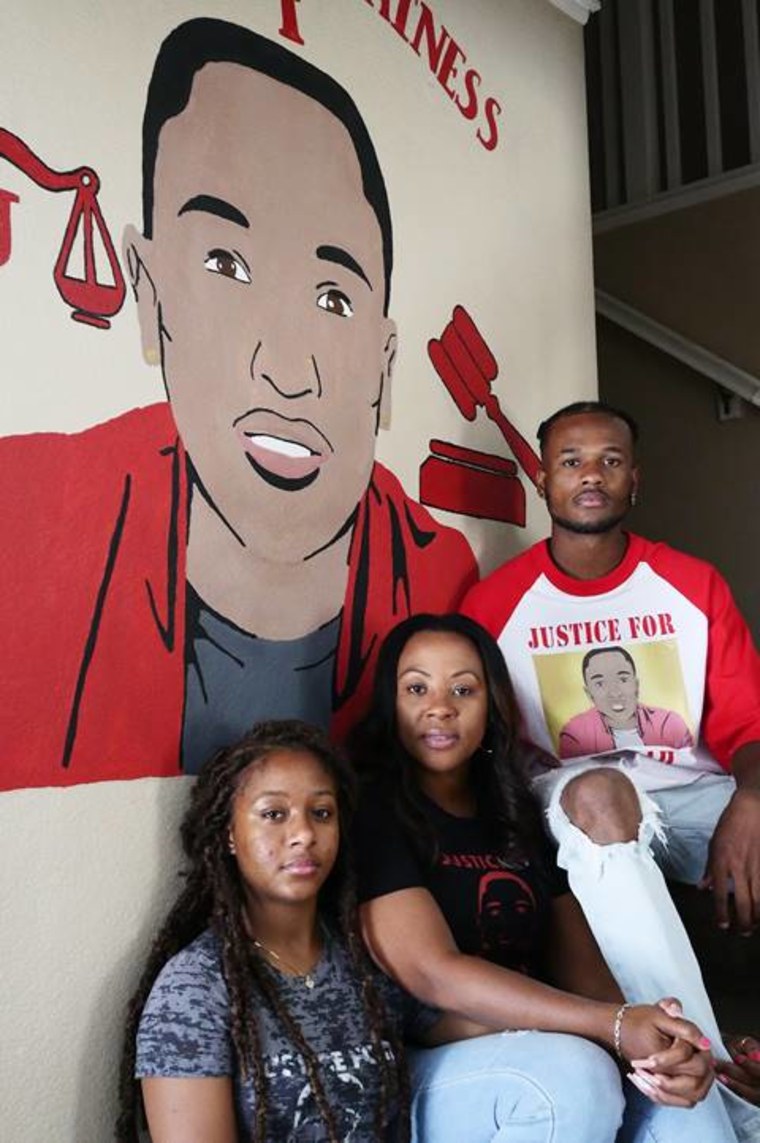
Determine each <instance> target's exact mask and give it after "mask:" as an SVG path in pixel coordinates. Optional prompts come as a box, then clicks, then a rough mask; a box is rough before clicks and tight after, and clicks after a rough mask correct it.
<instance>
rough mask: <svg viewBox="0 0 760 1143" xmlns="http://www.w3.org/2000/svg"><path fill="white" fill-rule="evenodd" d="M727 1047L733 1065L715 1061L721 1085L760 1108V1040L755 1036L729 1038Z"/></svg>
mask: <svg viewBox="0 0 760 1143" xmlns="http://www.w3.org/2000/svg"><path fill="white" fill-rule="evenodd" d="M725 1043H726V1047H727V1048H728V1050H729V1052H730V1053H731V1060H732V1062H731V1063H727V1062H726V1061H725V1060H716V1061H715V1072H716V1075H717V1076H718V1079H719V1080H720V1081H721V1083H724V1084H725V1085H726V1087H729V1088H730V1089H731V1091H735V1092H736V1094H737V1095H741V1096H743V1097H744V1099H746V1100H747V1101H748V1102H749V1103H754V1104H755V1105H756V1106H758V1107H760V1040H757V1039H755V1037H754V1036H729V1037H728V1038H727V1039H726V1041H725Z"/></svg>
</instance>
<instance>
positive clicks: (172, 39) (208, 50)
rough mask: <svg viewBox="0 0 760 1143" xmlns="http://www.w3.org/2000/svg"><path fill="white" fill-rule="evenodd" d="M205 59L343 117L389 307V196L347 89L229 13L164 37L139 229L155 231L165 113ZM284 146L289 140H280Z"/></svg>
mask: <svg viewBox="0 0 760 1143" xmlns="http://www.w3.org/2000/svg"><path fill="white" fill-rule="evenodd" d="M208 63H236V64H241V65H242V66H243V67H248V68H250V69H251V70H252V71H256V72H259V73H260V74H261V75H266V76H270V77H271V78H272V79H275V80H277V82H278V83H283V84H286V85H287V86H288V87H292V88H294V89H295V90H296V91H300V92H302V93H303V94H304V95H306V96H308V97H309V98H310V99H313V100H314V101H315V102H316V103H320V104H321V105H322V107H324V108H325V109H326V110H327V111H329V112H330V114H331V115H334V116H335V118H336V119H337V120H338V121H339V122H340V123H342V124H343V126H344V127H345V128H346V130H347V131H348V134H349V136H350V137H351V142H352V143H353V146H354V150H355V152H356V157H357V159H358V161H359V168H360V170H361V176H362V187H363V189H364V197H365V198H366V200H367V202H368V203H369V205H370V206H371V207H372V210H373V211H374V213H375V216H376V218H377V222H378V225H379V227H380V234H381V236H382V244H383V268H384V273H385V302H384V309H385V313H386V314H387V312H388V305H389V303H390V293H391V275H392V272H393V229H392V224H391V213H390V207H389V204H388V195H387V192H386V189H385V180H384V179H383V174H382V171H381V170H380V164H379V162H378V158H377V155H376V153H375V148H374V146H373V144H372V140H371V138H370V135H369V131H368V130H367V127H366V125H365V123H364V120H363V119H362V117H361V115H360V114H359V110H358V108H357V107H356V104H355V103H354V101H353V100H352V98H351V96H350V95H349V94H348V92H347V91H345V90H344V88H342V87H341V86H340V84H339V83H337V82H336V80H334V79H333V78H332V77H331V76H329V75H327V73H326V72H323V71H320V69H319V68H317V67H315V66H314V65H313V64H311V63H308V61H307V60H303V59H301V58H300V57H299V56H297V55H295V54H294V53H293V52H290V51H288V50H287V48H284V47H283V46H282V45H281V44H278V43H275V42H274V41H272V40H267V39H266V38H265V37H264V36H259V35H258V34H257V33H256V32H253V31H251V29H250V28H243V27H241V26H240V25H239V24H232V23H229V22H228V21H226V20H215V19H212V18H209V17H199V18H198V19H194V20H187V21H185V23H183V24H180V25H179V26H178V27H176V28H175V29H174V30H173V31H172V32H170V33H169V35H168V36H167V37H166V39H165V40H164V42H163V43H162V45H161V47H160V49H159V52H158V56H157V57H156V62H155V65H154V67H153V74H152V76H151V79H150V84H149V86H148V96H147V100H146V104H145V115H144V117H143V134H142V144H143V184H142V194H143V232H144V234H145V237H146V238H151V237H152V236H153V200H154V178H155V172H156V158H157V155H158V139H159V135H160V132H161V128H162V127H163V125H164V123H165V122H166V121H167V119H171V118H172V117H173V116H175V115H179V114H180V112H181V111H183V110H184V108H185V107H186V106H187V101H188V99H189V98H190V90H191V88H192V85H193V79H194V78H195V74H196V72H198V71H200V69H201V68H202V67H204V65H205V64H208ZM283 146H287V140H283Z"/></svg>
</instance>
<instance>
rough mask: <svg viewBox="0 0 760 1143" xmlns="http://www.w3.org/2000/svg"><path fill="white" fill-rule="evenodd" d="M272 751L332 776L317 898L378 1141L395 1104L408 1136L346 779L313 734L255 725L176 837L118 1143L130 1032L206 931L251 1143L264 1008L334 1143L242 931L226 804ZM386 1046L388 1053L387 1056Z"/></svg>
mask: <svg viewBox="0 0 760 1143" xmlns="http://www.w3.org/2000/svg"><path fill="white" fill-rule="evenodd" d="M279 750H297V751H303V752H305V753H309V754H311V755H313V756H314V757H315V758H316V759H317V760H318V761H319V763H320V764H321V765H322V766H323V767H324V769H325V771H326V772H327V773H328V774H329V775H330V777H331V778H332V779H333V781H334V783H335V787H336V794H337V804H338V823H339V829H340V844H339V848H338V855H337V858H336V861H335V865H334V866H333V869H332V871H331V872H330V874H329V876H328V878H327V880H326V881H325V884H324V885H323V886H322V889H321V891H320V902H319V904H320V916H321V918H322V919H323V921H324V922H325V924H326V925H327V926H328V928H329V929H330V930H331V931H332V932H334V933H336V934H337V935H338V937H339V938H340V939H342V941H343V943H344V944H345V947H346V949H347V951H348V956H349V960H350V964H351V967H352V969H353V971H354V973H355V975H356V978H357V980H358V981H359V984H360V989H361V997H362V1003H363V1007H364V1012H365V1016H366V1022H367V1028H368V1032H369V1037H370V1041H371V1043H372V1047H373V1051H374V1055H375V1059H376V1060H377V1063H378V1067H379V1076H380V1099H379V1101H378V1105H377V1107H376V1110H375V1124H374V1126H375V1134H376V1136H377V1139H378V1140H382V1139H384V1138H385V1124H386V1121H387V1119H388V1112H389V1107H390V1105H391V1102H392V1100H393V1099H394V1097H395V1098H396V1099H397V1103H398V1107H399V1112H398V1115H399V1124H400V1128H401V1136H400V1138H401V1139H408V1133H409V1086H408V1080H407V1078H406V1067H405V1058H404V1051H403V1045H402V1043H401V1041H400V1038H399V1037H398V1036H397V1034H396V1033H395V1032H394V1031H393V1029H392V1027H391V1025H390V1022H389V1021H388V1018H387V1014H386V1012H385V1007H384V1005H383V1002H382V998H381V996H380V994H379V992H378V990H377V988H376V986H375V984H374V982H373V979H372V977H373V970H372V967H371V965H370V962H369V960H368V957H367V954H366V952H365V949H364V946H363V943H362V940H361V936H360V933H359V926H358V914H357V905H356V890H355V884H354V876H353V869H352V863H351V861H350V855H349V852H348V846H347V843H346V840H345V839H346V838H347V837H348V823H349V821H350V817H351V814H352V812H353V808H354V802H355V791H354V780H353V774H352V772H351V770H350V769H349V767H348V764H347V762H346V761H345V759H344V757H343V755H342V754H341V753H340V751H338V750H337V749H336V748H335V747H334V746H333V745H332V744H331V743H330V742H329V740H328V738H327V737H326V735H325V734H324V733H323V732H322V731H321V730H317V729H316V728H315V727H312V726H309V725H307V724H306V723H303V722H300V721H298V720H295V719H292V720H282V721H270V722H261V723H258V724H257V725H256V726H254V727H253V729H252V730H251V731H249V732H248V733H247V734H246V735H245V736H244V737H243V738H242V739H241V740H240V741H239V742H237V743H236V744H235V745H233V746H230V747H229V748H226V749H224V750H220V751H219V752H218V753H217V754H216V755H215V756H214V757H213V758H211V759H210V760H209V761H208V762H207V763H206V765H205V766H204V767H203V769H202V771H201V773H200V775H199V777H198V780H197V782H196V783H195V785H194V787H193V791H192V795H191V801H190V805H189V807H188V809H187V812H186V814H185V817H184V819H183V822H182V825H181V828H180V836H181V840H182V847H183V850H184V853H185V856H186V858H187V867H186V869H185V871H184V873H183V877H184V887H183V889H182V891H181V892H180V895H179V897H178V899H177V901H176V903H175V904H174V906H173V907H172V909H171V910H170V912H169V914H168V916H167V918H166V921H165V923H164V925H163V927H162V928H161V930H160V932H159V934H158V936H157V938H156V940H155V942H154V944H153V947H152V949H151V951H150V954H149V956H148V961H147V964H146V966H145V969H144V971H143V974H142V977H141V979H140V982H139V985H138V987H137V990H136V992H135V994H134V996H133V997H132V1000H131V1001H130V1004H129V1008H128V1012H127V1024H126V1032H125V1039H124V1048H123V1053H122V1061H121V1072H120V1077H119V1095H120V1112H119V1117H118V1120H117V1124H116V1140H117V1143H138V1108H139V1107H140V1099H139V1087H138V1081H137V1080H135V1078H134V1073H135V1060H136V1040H137V1029H138V1025H139V1022H140V1016H141V1014H142V1010H143V1007H144V1006H145V1003H146V1001H147V999H148V996H149V994H150V991H151V988H152V987H153V984H154V982H155V980H156V978H157V976H158V974H159V972H160V971H161V969H162V968H163V966H164V965H165V964H166V963H167V961H168V960H170V958H171V957H173V956H174V955H176V953H178V952H179V951H180V950H181V949H183V948H184V947H185V946H186V945H188V944H189V943H190V942H191V941H193V940H194V939H195V938H196V937H198V936H200V934H201V933H202V932H204V931H205V930H206V929H207V928H211V930H212V932H213V933H214V934H215V936H216V938H217V940H218V942H219V948H220V952H221V963H222V972H223V975H224V980H225V983H226V985H227V990H228V993H229V999H230V1032H231V1038H232V1042H233V1045H234V1050H235V1055H236V1058H237V1061H238V1066H239V1067H240V1070H241V1074H242V1076H243V1078H244V1079H246V1080H250V1082H251V1083H252V1086H253V1092H254V1109H255V1111H254V1119H253V1123H252V1134H251V1143H264V1140H265V1139H266V1132H267V1113H268V1080H267V1076H266V1071H265V1067H264V1059H263V1054H262V1044H261V1036H260V1029H259V1024H258V1019H257V1016H256V1009H257V1007H258V1004H257V1002H259V1003H260V1002H261V1001H262V1000H263V1001H264V1003H265V1004H266V1005H267V1006H268V1007H269V1009H270V1010H271V1011H272V1012H273V1013H274V1015H275V1017H276V1018H277V1020H278V1021H279V1022H280V1023H281V1025H282V1028H283V1030H284V1032H285V1033H286V1035H287V1036H288V1037H289V1038H290V1040H291V1041H292V1043H293V1044H294V1045H295V1047H296V1049H297V1051H298V1052H299V1053H300V1055H301V1057H302V1059H303V1063H304V1067H305V1070H306V1074H307V1076H308V1079H309V1083H310V1085H311V1090H312V1093H313V1095H314V1099H315V1102H316V1104H317V1108H318V1110H319V1113H320V1115H321V1118H322V1120H323V1122H324V1125H325V1129H326V1133H327V1139H328V1140H329V1143H340V1136H339V1134H338V1127H337V1124H336V1120H335V1115H334V1112H333V1109H332V1108H331V1106H330V1104H329V1102H328V1100H327V1096H326V1094H325V1089H324V1085H323V1082H322V1078H321V1075H320V1066H319V1061H318V1057H317V1053H316V1052H315V1051H314V1049H313V1048H312V1047H311V1046H310V1044H309V1043H308V1041H307V1040H306V1038H305V1036H304V1034H303V1032H302V1030H301V1028H300V1026H299V1025H298V1023H297V1021H296V1020H295V1019H294V1018H293V1016H292V1015H291V1013H290V1011H289V1010H288V1008H287V1005H286V1004H285V1002H284V1000H283V998H282V996H281V995H280V992H279V990H278V988H277V985H276V983H275V979H274V974H272V973H271V972H270V971H268V970H267V969H266V967H265V966H264V965H263V963H262V961H261V959H260V958H259V957H258V956H257V955H256V953H255V950H254V948H253V947H252V942H251V938H250V936H249V935H248V932H247V930H246V927H245V914H244V887H243V882H242V878H241V876H240V873H239V871H238V866H237V862H236V860H235V857H234V856H233V855H232V854H231V853H230V850H229V845H228V840H229V829H230V824H231V819H232V811H233V804H234V800H235V796H236V793H237V791H238V790H239V789H240V787H241V785H242V782H243V779H244V776H245V775H246V773H247V772H248V770H249V768H250V767H251V766H255V765H257V764H261V763H263V762H264V761H265V760H266V758H267V757H268V756H269V755H271V754H273V753H274V752H276V751H279ZM386 1044H390V1047H391V1052H390V1053H389V1052H388V1051H387V1049H386Z"/></svg>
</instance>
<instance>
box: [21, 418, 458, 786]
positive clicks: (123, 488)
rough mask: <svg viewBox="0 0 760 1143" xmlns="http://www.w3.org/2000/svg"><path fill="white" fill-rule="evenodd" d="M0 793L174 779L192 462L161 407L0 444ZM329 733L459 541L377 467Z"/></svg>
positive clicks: (340, 728)
mask: <svg viewBox="0 0 760 1143" xmlns="http://www.w3.org/2000/svg"><path fill="white" fill-rule="evenodd" d="M0 479H2V481H3V484H4V493H3V498H2V524H1V525H0V526H1V527H2V533H1V534H2V540H3V544H2V551H1V552H0V591H1V592H2V597H1V599H0V623H1V624H2V628H1V629H2V652H1V654H2V660H1V663H2V666H1V667H0V679H2V693H1V694H0V789H12V788H17V787H21V786H50V785H71V784H74V783H78V782H93V781H101V780H105V779H114V778H137V777H146V776H150V775H170V774H178V773H179V771H180V761H179V752H180V740H181V730H182V711H183V702H184V694H185V664H184V651H185V647H184V643H185V545H186V533H187V506H188V505H187V501H188V489H187V475H186V463H185V455H184V452H183V449H182V446H181V444H180V442H179V441H178V438H177V430H176V428H175V427H174V422H173V420H172V416H171V412H170V409H169V406H168V405H166V404H159V405H154V406H151V407H149V408H146V409H135V410H133V411H132V412H130V413H126V414H124V415H123V416H120V417H117V418H116V419H115V420H113V421H109V422H107V423H106V424H103V425H97V426H95V427H94V428H90V429H87V430H85V431H84V432H82V433H77V434H70V435H69V434H62V433H40V434H31V435H29V436H20V437H8V438H6V439H5V440H2V441H0ZM349 569H350V570H349V582H348V590H347V594H346V600H345V604H344V608H343V612H342V616H341V626H340V636H339V641H338V655H337V664H336V676H335V680H334V690H335V714H334V723H333V730H334V732H335V733H336V734H337V735H338V737H340V736H342V735H343V734H345V732H346V730H347V729H348V727H349V726H350V725H351V724H352V723H353V722H354V721H355V720H356V718H357V717H359V715H360V714H361V713H362V712H363V710H364V707H365V706H366V702H367V699H368V692H369V686H370V683H371V674H372V668H373V665H374V661H375V657H376V654H377V650H378V646H379V644H380V643H381V642H382V638H383V635H384V634H385V633H386V632H387V631H388V630H389V629H390V628H391V627H392V626H393V625H394V624H395V623H396V622H398V620H399V619H402V618H404V617H405V616H406V615H408V614H411V613H413V612H416V611H421V610H430V611H445V610H451V609H453V608H455V607H456V605H457V604H458V602H459V600H460V599H461V596H462V594H463V592H464V590H465V589H466V588H467V587H468V586H470V584H471V583H472V582H473V581H474V579H475V578H476V566H475V561H474V559H473V556H472V552H471V551H470V548H469V546H468V544H467V542H466V540H465V539H464V538H463V536H462V535H461V534H460V533H458V532H455V531H454V530H453V529H450V528H443V527H441V526H440V525H439V524H437V523H436V522H435V521H434V520H433V519H432V517H431V516H430V514H429V513H428V512H427V511H426V510H425V509H424V508H422V507H420V505H419V504H416V503H415V502H414V501H412V500H409V499H408V497H407V496H406V495H405V494H404V491H403V489H402V488H401V486H400V484H399V483H398V481H397V480H396V478H395V477H394V476H393V475H392V474H391V473H389V472H388V471H387V470H386V469H384V468H383V467H382V466H381V465H379V464H375V466H374V469H373V473H372V479H371V482H370V485H369V488H368V489H367V492H366V494H365V495H364V497H363V498H362V501H361V503H360V504H359V507H358V512H357V518H356V523H355V525H354V531H353V537H352V542H351V550H350V556H349Z"/></svg>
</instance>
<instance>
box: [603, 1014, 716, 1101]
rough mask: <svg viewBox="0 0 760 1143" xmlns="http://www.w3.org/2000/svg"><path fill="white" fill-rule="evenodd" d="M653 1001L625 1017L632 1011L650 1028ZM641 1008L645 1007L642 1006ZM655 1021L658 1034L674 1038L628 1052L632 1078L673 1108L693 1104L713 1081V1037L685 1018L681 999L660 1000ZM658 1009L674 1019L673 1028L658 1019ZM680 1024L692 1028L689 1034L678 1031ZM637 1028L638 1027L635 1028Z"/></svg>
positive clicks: (643, 1090)
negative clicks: (646, 1049) (649, 1048)
mask: <svg viewBox="0 0 760 1143" xmlns="http://www.w3.org/2000/svg"><path fill="white" fill-rule="evenodd" d="M651 1007H653V1006H649V1005H640V1006H637V1007H635V1008H632V1009H627V1008H626V1010H625V1013H624V1016H623V1021H625V1020H626V1018H627V1017H629V1016H630V1015H632V1016H633V1017H634V1021H633V1022H635V1021H637V1020H638V1018H639V1017H641V1018H642V1021H643V1024H645V1028H646V1009H650V1013H649V1014H650V1015H651ZM639 1009H645V1010H641V1012H640V1010H639ZM654 1009H655V1013H654V1018H653V1023H654V1025H655V1028H656V1030H657V1034H658V1036H659V1037H661V1038H662V1039H663V1040H667V1038H669V1034H670V1042H666V1044H665V1045H664V1046H663V1047H662V1048H659V1049H658V1050H656V1052H650V1053H649V1054H648V1055H646V1056H640V1057H638V1056H627V1058H630V1061H631V1068H632V1071H631V1072H630V1073H629V1079H630V1080H631V1082H632V1084H633V1085H634V1086H635V1087H638V1088H639V1090H640V1092H641V1093H642V1094H643V1095H646V1096H647V1098H649V1100H651V1101H653V1102H654V1103H661V1104H664V1105H666V1106H672V1108H693V1106H694V1105H695V1104H696V1103H698V1102H699V1101H701V1100H704V1097H705V1095H706V1094H707V1092H709V1090H710V1088H711V1086H712V1081H713V1078H714V1077H713V1061H712V1056H711V1054H710V1050H709V1049H710V1041H709V1040H707V1039H706V1037H704V1036H702V1033H701V1032H699V1030H698V1028H696V1025H695V1024H693V1023H691V1022H690V1021H686V1020H683V1018H682V1016H681V1005H680V1002H679V1001H678V1000H677V999H674V998H673V997H666V998H665V999H663V1000H659V1001H658V1004H657V1005H656V1006H654ZM657 1012H661V1013H662V1014H663V1015H665V1016H666V1017H667V1018H669V1020H670V1021H673V1022H674V1023H673V1024H671V1025H670V1030H669V1029H667V1028H666V1026H665V1025H663V1023H662V1022H661V1021H659V1020H658V1017H657V1015H656V1013H657ZM678 1024H680V1025H682V1026H685V1028H688V1029H689V1031H688V1038H687V1036H682V1034H680V1033H679V1032H678V1031H677V1025H678ZM623 1031H624V1024H623V1025H622V1026H621V1046H622V1048H623V1053H624V1055H626V1052H625V1045H626V1041H625V1040H624V1038H623ZM633 1031H635V1029H634V1030H633Z"/></svg>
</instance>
